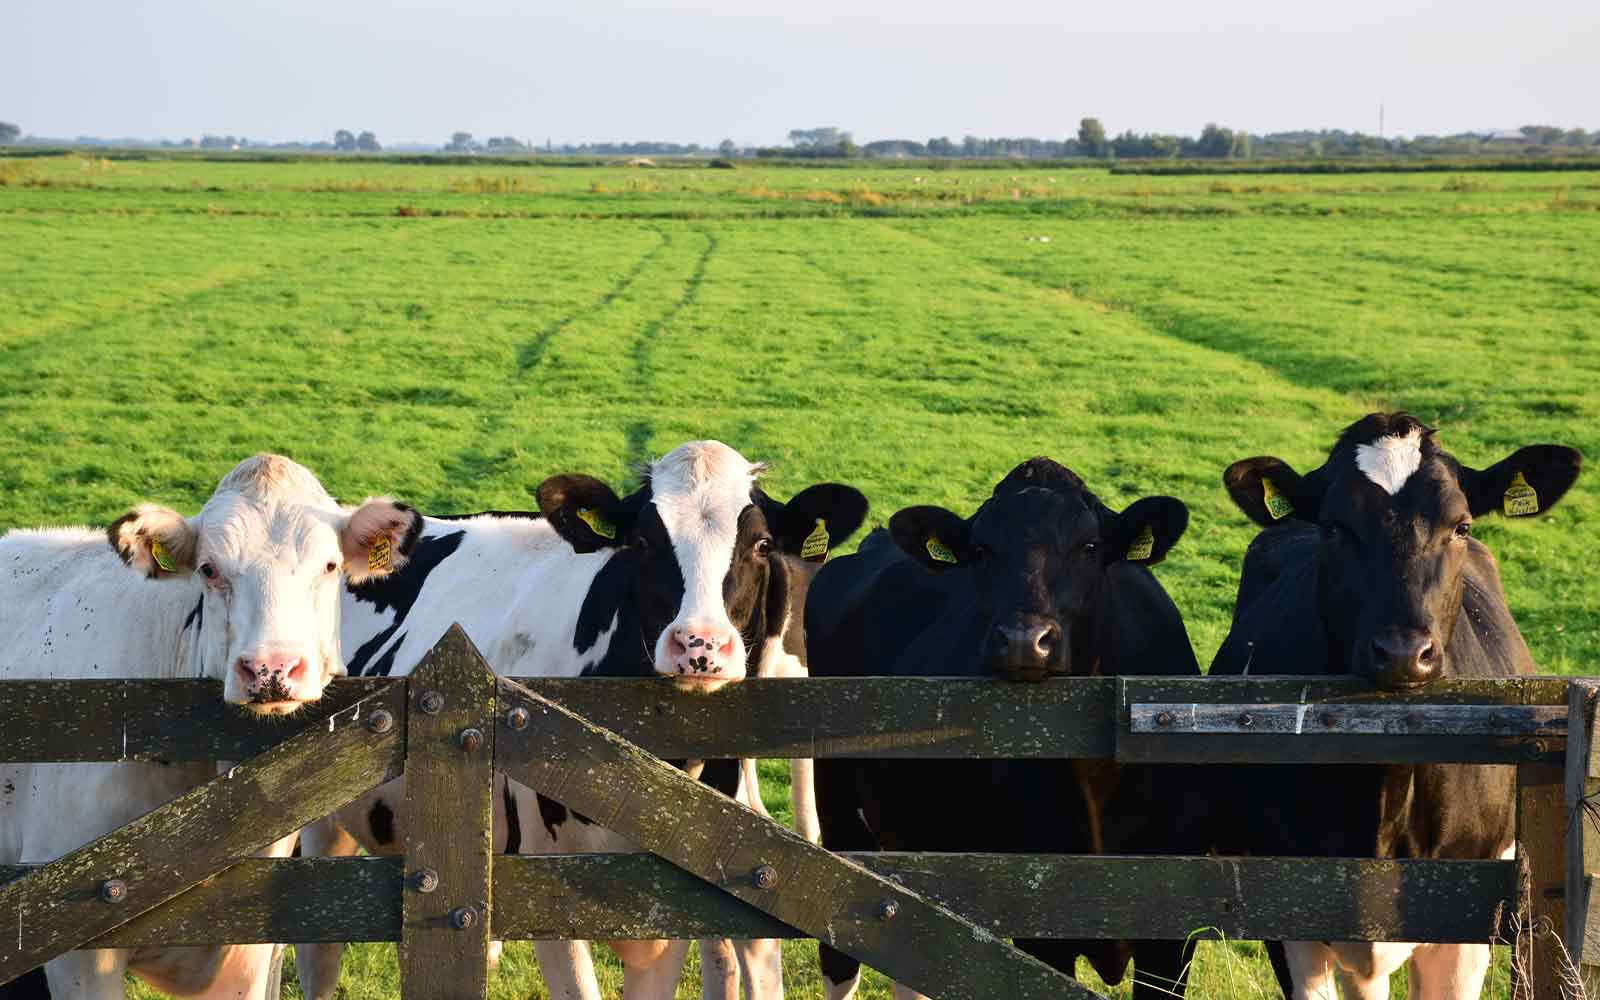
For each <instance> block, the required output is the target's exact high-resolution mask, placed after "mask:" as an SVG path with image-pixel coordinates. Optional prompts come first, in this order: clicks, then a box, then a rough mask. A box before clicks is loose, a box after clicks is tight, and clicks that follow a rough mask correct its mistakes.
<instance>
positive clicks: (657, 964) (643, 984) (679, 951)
mask: <svg viewBox="0 0 1600 1000" xmlns="http://www.w3.org/2000/svg"><path fill="white" fill-rule="evenodd" d="M609 943H610V945H611V950H612V951H615V952H616V953H617V957H618V958H620V959H622V998H623V1000H672V998H673V996H674V995H675V994H676V993H677V992H678V980H679V979H681V978H683V960H684V959H685V958H688V957H689V942H687V941H612V942H609Z"/></svg>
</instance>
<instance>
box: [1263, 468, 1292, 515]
mask: <svg viewBox="0 0 1600 1000" xmlns="http://www.w3.org/2000/svg"><path fill="white" fill-rule="evenodd" d="M1261 496H1262V497H1263V498H1264V499H1265V500H1266V504H1267V513H1268V514H1271V515H1272V519H1273V520H1274V521H1281V520H1283V519H1284V518H1286V517H1288V516H1289V515H1290V514H1293V513H1294V504H1292V503H1290V502H1289V498H1288V497H1286V496H1284V495H1283V494H1282V493H1279V492H1278V487H1276V486H1274V485H1273V483H1272V480H1270V479H1268V478H1267V477H1266V476H1262V477H1261Z"/></svg>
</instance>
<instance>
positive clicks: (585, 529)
mask: <svg viewBox="0 0 1600 1000" xmlns="http://www.w3.org/2000/svg"><path fill="white" fill-rule="evenodd" d="M535 495H536V496H537V497H538V499H539V513H541V514H543V515H544V518H545V520H547V521H549V522H550V526H551V527H552V528H554V529H556V534H558V535H560V536H561V537H562V538H563V539H565V540H566V542H567V544H568V545H570V546H572V548H573V549H574V550H575V551H577V552H598V551H599V550H601V549H608V548H617V547H619V546H621V545H622V539H623V537H624V536H625V535H626V534H627V533H628V529H629V528H630V527H632V518H631V517H629V516H628V514H627V511H626V509H625V508H624V506H623V503H622V501H621V500H620V499H619V498H618V497H617V494H616V493H615V492H614V491H613V490H612V489H611V487H609V486H607V485H606V484H605V483H602V482H601V481H600V480H598V479H596V478H594V477H593V476H584V475H576V474H572V475H564V476H551V477H550V478H549V479H546V480H545V481H544V482H542V483H540V484H539V488H538V490H536V491H535Z"/></svg>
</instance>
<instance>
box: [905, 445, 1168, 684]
mask: <svg viewBox="0 0 1600 1000" xmlns="http://www.w3.org/2000/svg"><path fill="white" fill-rule="evenodd" d="M1188 523H1189V511H1188V508H1186V507H1185V506H1184V505H1183V503H1182V502H1181V501H1179V500H1175V499H1173V498H1172V497H1160V496H1157V497H1145V498H1144V499H1142V500H1138V501H1136V502H1135V503H1134V504H1133V505H1131V506H1130V507H1128V509H1127V510H1124V511H1123V512H1122V513H1120V514H1119V513H1116V512H1114V511H1112V510H1110V509H1109V508H1107V507H1106V506H1105V505H1104V504H1102V503H1101V502H1100V501H1099V500H1098V499H1097V498H1096V497H1095V495H1094V494H1093V493H1091V492H1089V490H1088V489H1087V488H1086V487H1085V486H1084V485H1083V480H1081V479H1079V478H1078V477H1077V476H1076V475H1075V474H1074V473H1073V472H1072V471H1071V470H1069V469H1067V468H1066V467H1064V466H1062V465H1059V464H1057V463H1056V462H1053V461H1051V460H1050V459H1048V458H1032V459H1029V460H1028V461H1026V462H1024V463H1022V464H1021V465H1019V466H1017V467H1016V468H1015V469H1013V470H1012V471H1011V473H1010V474H1009V475H1007V476H1006V478H1005V479H1003V480H1001V482H1000V484H999V485H998V486H996V487H995V489H994V494H993V495H992V496H991V497H990V498H989V499H988V500H987V501H985V502H984V504H983V506H981V507H979V508H978V511H977V513H975V514H973V515H972V516H971V517H970V518H966V519H963V518H961V517H959V516H958V515H956V514H953V513H951V512H950V511H948V510H945V509H944V508H942V507H907V508H906V509H905V510H902V511H900V512H899V513H897V514H895V515H894V517H892V518H890V519H889V533H890V534H891V535H892V536H893V538H894V540H895V543H896V544H897V545H899V546H900V548H901V549H902V550H903V551H904V552H905V553H906V554H907V555H908V556H910V557H911V558H912V559H913V560H915V561H916V562H918V563H920V564H921V565H922V566H923V567H925V568H926V569H928V570H929V571H932V572H938V573H968V574H970V575H971V579H972V582H973V584H974V586H975V588H976V593H977V601H978V612H979V615H980V616H981V618H982V619H983V626H984V630H985V633H984V634H985V639H984V653H983V659H984V664H983V665H984V667H985V668H986V669H988V670H989V671H991V672H994V673H999V674H1002V675H1004V676H1005V677H1007V678H1009V679H1011V680H1028V681H1040V680H1043V679H1044V678H1046V677H1048V676H1050V675H1052V674H1070V673H1073V672H1077V673H1087V672H1089V671H1090V670H1091V669H1093V666H1094V664H1093V663H1092V662H1074V660H1075V654H1076V656H1082V657H1084V658H1086V659H1087V658H1090V657H1089V656H1088V652H1087V651H1088V649H1089V648H1090V644H1091V642H1092V639H1093V636H1092V634H1091V633H1092V628H1091V625H1090V623H1089V622H1088V621H1087V616H1088V612H1089V611H1090V610H1091V607H1092V602H1093V599H1094V597H1095V594H1096V591H1097V589H1098V588H1099V586H1100V583H1101V578H1102V577H1103V575H1104V574H1105V572H1106V570H1107V569H1108V568H1109V567H1111V566H1112V565H1114V564H1116V563H1121V562H1133V563H1140V564H1143V565H1154V564H1155V563H1158V562H1160V561H1161V559H1162V558H1163V557H1164V556H1165V555H1166V554H1167V550H1168V549H1170V548H1171V547H1172V546H1173V544H1174V543H1175V542H1177V540H1178V539H1179V537H1181V536H1182V535H1183V531H1184V528H1185V527H1186V526H1187V525H1188Z"/></svg>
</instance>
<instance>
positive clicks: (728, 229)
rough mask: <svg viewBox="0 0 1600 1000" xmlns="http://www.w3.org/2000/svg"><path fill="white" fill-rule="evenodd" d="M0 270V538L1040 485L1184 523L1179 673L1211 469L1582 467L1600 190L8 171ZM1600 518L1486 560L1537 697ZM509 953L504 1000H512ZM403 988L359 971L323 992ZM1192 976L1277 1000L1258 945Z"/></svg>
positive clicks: (1575, 613) (1576, 501)
mask: <svg viewBox="0 0 1600 1000" xmlns="http://www.w3.org/2000/svg"><path fill="white" fill-rule="evenodd" d="M0 247H3V248H4V249H3V250H0V421H3V426H4V428H5V430H6V443H5V445H4V453H3V456H0V528H7V527H13V526H20V525H33V524H39V523H63V522H95V523H103V522H106V521H108V520H110V519H111V518H113V517H115V516H116V515H118V514H120V513H121V512H122V511H123V510H125V509H126V508H127V507H128V506H129V505H130V504H131V503H133V502H135V501H137V500H142V499H155V500H160V501H162V502H165V503H169V504H172V505H174V506H177V507H180V508H184V509H192V508H194V507H196V506H197V505H198V504H199V503H200V502H201V501H202V500H203V499H204V498H205V497H206V496H207V495H209V493H210V491H211V489H212V487H213V486H214V484H215V482H216V480H217V479H218V477H219V476H220V475H221V474H222V473H223V472H224V471H226V470H227V468H229V467H230V466H231V465H232V463H233V462H235V461H237V460H238V459H239V458H241V457H243V456H245V455H247V454H249V453H251V452H253V451H257V450H261V449H271V450H276V451H281V452H284V453H287V454H289V455H291V456H293V457H295V458H297V459H299V460H301V461H303V462H305V463H306V464H307V465H309V466H310V467H311V468H312V469H313V470H315V471H316V472H318V473H319V474H320V475H321V476H322V478H323V480H324V482H325V483H327V484H328V486H329V488H330V489H331V490H332V491H333V492H335V494H337V495H341V496H344V497H346V498H357V497H360V496H362V495H365V494H368V493H376V492H387V493H392V494H393V495H394V496H396V497H399V498H402V499H405V500H408V501H410V502H413V503H415V504H417V505H418V506H420V507H421V508H423V509H424V510H427V511H433V512H448V511H460V510H476V509H481V508H488V507H517V506H526V505H528V504H529V503H531V500H530V497H529V494H528V491H529V489H530V488H531V487H532V486H533V485H535V484H537V483H538V482H539V481H540V480H541V479H543V478H544V477H545V476H546V475H549V474H551V473H553V472H558V471H584V472H590V473H593V474H595V475H598V476H601V477H602V478H605V479H607V480H609V481H611V482H613V483H614V484H616V485H618V486H621V485H625V484H626V483H627V482H628V481H629V479H630V477H631V475H632V473H631V471H630V470H632V469H633V468H635V467H636V465H637V463H638V461H639V460H641V459H643V458H645V457H647V456H649V455H653V454H659V453H661V452H664V451H666V450H667V449H669V448H671V447H673V446H674V445H676V444H678V443H680V442H682V441H683V440H686V439H689V438H692V437H717V438H721V439H723V440H726V441H728V442H729V443H731V444H733V445H734V446H735V447H737V448H739V449H740V450H741V451H743V452H744V453H745V454H746V455H748V456H751V457H754V458H762V459H767V460H770V461H772V462H774V469H773V472H772V474H771V477H770V484H771V487H772V489H773V490H774V492H775V493H776V494H777V495H779V496H785V495H787V494H788V493H789V492H791V491H792V490H793V489H795V488H797V487H798V486H800V485H803V484H805V483H809V482H813V481H817V480H821V479H839V480H843V481H846V482H850V483H853V484H855V485H856V486H858V487H860V488H861V489H862V490H864V491H865V492H866V494H867V495H868V497H869V498H870V499H871V501H872V504H873V515H872V516H873V518H874V519H885V518H887V516H888V515H889V514H890V513H892V512H893V511H894V510H896V509H898V508H899V507H901V506H903V505H906V504H910V503H941V504H945V505H948V506H951V507H952V508H954V509H956V510H960V511H968V510H971V509H972V508H973V507H974V506H975V505H976V504H977V503H978V502H979V501H980V500H981V499H982V498H983V497H984V496H985V495H987V492H988V490H989V488H990V487H991V486H992V485H993V483H994V482H995V480H996V479H998V478H999V476H1000V475H1002V474H1003V473H1004V472H1005V471H1006V470H1008V469H1009V468H1010V467H1011V466H1012V465H1014V464H1015V463H1016V462H1017V461H1018V460H1020V459H1022V458H1025V457H1027V456H1029V455H1032V454H1037V453H1045V454H1049V455H1051V456H1052V457H1054V458H1057V459H1058V460H1060V461H1062V462H1064V463H1066V464H1067V465H1069V466H1071V467H1072V468H1074V469H1075V470H1076V471H1078V472H1079V473H1080V474H1082V475H1083V477H1084V478H1085V479H1086V480H1087V482H1088V483H1089V484H1090V486H1091V487H1092V488H1094V489H1095V490H1097V491H1098V492H1099V493H1100V494H1101V495H1102V496H1103V497H1104V498H1105V499H1106V500H1107V502H1108V503H1110V504H1112V505H1113V506H1122V505H1125V504H1127V503H1129V502H1131V501H1132V500H1134V499H1137V498H1138V497H1140V496H1143V495H1146V494H1150V493H1169V494H1172V495H1175V496H1178V497H1180V498H1182V499H1183V500H1185V501H1186V502H1187V503H1188V504H1189V506H1190V509H1191V512H1192V520H1191V526H1190V529H1189V533H1188V534H1187V535H1186V536H1185V537H1184V539H1183V540H1182V541H1181V542H1180V543H1179V544H1178V546H1177V547H1176V548H1175V549H1174V551H1173V553H1172V554H1171V555H1170V556H1169V558H1168V559H1167V561H1166V562H1165V563H1164V564H1163V565H1162V567H1161V568H1160V569H1159V570H1158V576H1159V577H1160V578H1161V579H1162V581H1163V582H1164V584H1165V585H1166V586H1167V588H1168V590H1169V591H1170V592H1171V594H1172V595H1173V598H1174V599H1175V600H1176V602H1177V604H1178V606H1179V607H1180V608H1181V609H1182V611H1183V612H1184V615H1185V618H1186V621H1187V622H1188V625H1189V629H1190V634H1191V637H1192V638H1193V640H1194V643H1195V646H1196V649H1197V652H1198V653H1199V655H1200V657H1201V659H1202V662H1205V661H1206V660H1208V659H1209V657H1210V656H1211V654H1212V653H1213V652H1214V651H1215V649H1216V648H1217V646H1218V644H1219V643H1220V642H1221V640H1222V637H1223V635H1224V633H1225V631H1226V628H1227V623H1228V617H1229V614H1230V611H1231V608H1232V600H1233V588H1234V586H1235V584H1236V582H1237V572H1238V561H1239V556H1240V554H1241V553H1242V551H1243V548H1244V546H1245V544H1246V542H1247V541H1248V539H1249V537H1250V535H1251V529H1250V527H1249V526H1248V525H1247V523H1246V522H1245V520H1244V518H1243V517H1242V516H1241V515H1240V514H1239V513H1238V512H1237V511H1236V510H1235V509H1234V508H1233V507H1232V505H1231V503H1229V501H1228V500H1227V497H1226V496H1225V494H1224V493H1223V491H1222V489H1221V487H1220V476H1221V472H1222V469H1223V468H1224V467H1225V466H1226V465H1227V464H1228V463H1229V462H1231V461H1233V460H1235V459H1238V458H1242V457H1245V456H1248V455H1255V454H1261V453H1271V454H1277V455H1279V456H1281V457H1283V458H1285V459H1287V460H1288V461H1290V462H1291V463H1292V464H1294V465H1296V466H1297V467H1298V468H1300V469H1301V470H1302V471H1304V470H1305V469H1307V468H1309V467H1311V466H1313V465H1314V464H1316V463H1317V462H1318V461H1320V458H1321V457H1322V455H1323V454H1325V451H1326V448H1327V446H1328V445H1329V444H1330V443H1331V441H1332V439H1333V437H1334V435H1335V433H1336V432H1337V430H1338V429H1339V428H1340V427H1342V426H1343V425H1344V424H1345V423H1348V422H1349V421H1351V420H1353V419H1354V418H1355V417H1357V416H1359V415H1360V414H1362V413H1364V412H1367V411H1369V410H1373V409H1388V408H1407V409H1410V410H1412V411H1413V412H1415V413H1417V414H1418V415H1419V416H1421V417H1422V418H1423V419H1425V420H1426V421H1428V422H1429V423H1430V424H1432V425H1434V426H1436V427H1438V428H1439V429H1440V431H1441V434H1442V436H1443V439H1444V441H1445V442H1446V444H1447V445H1448V446H1449V447H1450V448H1451V449H1452V450H1453V451H1454V452H1455V454H1456V455H1457V456H1458V457H1460V458H1461V459H1462V460H1463V461H1465V462H1467V463H1468V464H1472V465H1477V466H1482V465H1487V464H1489V463H1491V462H1493V461H1495V460H1497V459H1499V458H1501V457H1503V456H1504V455H1505V454H1507V453H1509V452H1510V451H1511V450H1513V449H1514V448H1515V447H1517V446H1519V445H1521V444H1525V443H1532V442H1537V441H1555V442H1560V443H1566V444H1571V445H1574V446H1577V447H1578V448H1580V449H1582V450H1583V451H1584V452H1585V453H1587V454H1589V455H1590V456H1594V455H1596V454H1597V453H1600V339H1597V338H1600V320H1597V316H1600V173H1585V172H1566V173H1559V174H1558V173H1538V172H1527V173H1514V174H1482V173H1475V174H1462V175H1451V174H1445V175H1439V174H1405V175H1399V174H1393V175H1391V174H1361V175H1353V176H1305V177H1300V176H1272V177H1259V176H1257V177H1245V176H1238V177H1229V176H1204V177H1148V176H1114V175H1111V174H1108V173H1106V172H1104V171H1098V170H1056V171H1052V170H1048V169H1047V170H1028V169H1023V168H1018V167H1011V166H1002V167H989V168H984V169H970V168H964V169H959V170H936V169H930V168H928V166H927V165H922V166H920V167H913V168H908V169H901V168H877V169H874V168H869V167H860V168H856V169H849V168H846V169H813V168H809V167H782V168H779V167H757V168H750V167H741V168H739V169H736V170H711V169H704V168H700V169H687V168H672V169H658V170H649V169H637V168H631V169H630V168H621V167H610V168H590V169H575V168H551V167H543V168H541V167H533V166H530V167H512V166H506V165H502V164H496V165H492V166H487V167H481V168H480V167H472V166H460V165H451V166H417V165H388V164H384V163H382V162H377V161H374V162H354V163H352V162H333V161H330V162H326V163H321V162H309V163H291V164H272V163H205V162H192V161H183V160H170V161H154V162H123V161H107V160H100V159H94V158H82V157H75V156H74V157H58V158H49V159H26V158H19V159H6V160H0ZM1597 527H1600V483H1597V480H1596V477H1595V475H1594V473H1592V472H1591V473H1590V474H1588V475H1587V476H1586V477H1584V478H1581V479H1580V480H1579V483H1578V485H1577V486H1576V487H1575V488H1574V490H1573V491H1572V493H1571V494H1569V497H1568V499H1567V500H1566V501H1565V502H1564V503H1563V504H1562V505H1561V506H1560V507H1558V508H1557V509H1556V510H1555V511H1553V512H1552V513H1551V514H1550V515H1549V516H1547V517H1543V518H1538V519H1525V520H1520V521H1517V522H1505V521H1502V520H1500V519H1498V518H1494V517H1486V518H1484V519H1482V520H1480V522H1479V526H1478V528H1477V529H1475V531H1476V534H1478V536H1479V537H1480V538H1482V539H1484V540H1485V541H1486V542H1487V544H1488V545H1489V546H1490V548H1491V549H1493V550H1494V552H1495V554H1496V555H1497V556H1498V558H1499V559H1500V562H1501V566H1502V569H1503V571H1504V575H1505V581H1506V587H1507V591H1508V593H1509V596H1510V600H1511V604H1512V608H1513V610H1514V612H1515V613H1516V614H1517V617H1518V620H1519V622H1520V623H1521V625H1522V628H1523V631H1524V633H1525V635H1526V637H1527V639H1528V642H1529V645H1530V646H1531V647H1532V649H1533V651H1534V654H1535V657H1536V658H1537V660H1538V662H1539V663H1540V664H1541V665H1542V666H1543V667H1544V669H1546V670H1548V671H1551V672H1563V673H1600V668H1597V664H1600V616H1597V615H1596V606H1597V604H1600V560H1596V559H1595V558H1594V556H1593V551H1594V549H1595V546H1596V543H1597V542H1600V530H1597ZM766 773H767V774H768V776H770V777H772V778H773V779H774V780H773V781H771V782H769V783H768V786H769V787H768V788H767V792H768V795H769V798H771V799H773V801H774V805H776V804H777V801H778V800H779V799H781V797H782V795H783V794H784V792H783V788H782V770H781V768H773V767H769V768H768V769H767V772H766ZM509 954H510V958H509V959H508V963H507V967H506V969H505V971H504V972H503V974H502V976H501V977H500V980H499V985H498V986H497V987H496V988H497V989H498V990H500V991H501V992H498V993H497V994H496V995H497V996H504V997H513V996H515V997H524V996H528V995H531V994H535V993H536V992H537V976H536V974H535V973H534V972H533V971H532V969H531V964H532V963H531V953H530V952H529V951H528V950H527V949H526V947H525V946H523V947H521V948H512V949H510V952H509ZM814 955H815V952H814V948H813V947H812V946H810V945H795V946H793V948H792V949H791V952H790V953H789V974H790V980H791V983H792V984H795V986H796V988H795V989H794V990H793V993H794V994H795V995H797V996H813V995H816V989H817V987H816V986H815V983H816V976H815V972H814V971H813V970H814V967H815V958H814ZM393 982H394V980H393V960H392V951H391V950H389V949H386V948H377V947H364V948H360V949H357V952H356V955H355V957H354V958H353V959H352V960H351V963H350V966H349V968H348V971H347V973H346V995H347V996H349V997H379V996H388V995H390V994H391V993H392V991H393ZM1197 982H1198V983H1199V984H1200V985H1199V986H1198V987H1196V988H1192V989H1191V991H1190V995H1191V996H1197V997H1206V998H1210V997H1231V996H1264V995H1267V993H1266V992H1265V988H1264V987H1263V986H1261V985H1259V984H1261V983H1264V982H1265V973H1264V972H1263V971H1262V967H1261V963H1260V962H1259V960H1258V958H1256V957H1255V950H1254V948H1253V946H1251V945H1248V944H1241V945H1229V946H1227V947H1223V946H1219V945H1208V946H1206V949H1205V951H1204V954H1203V960H1202V967H1201V968H1200V969H1199V970H1198V973H1197ZM1251 984H1256V985H1251ZM1500 989H1501V992H1498V993H1491V994H1490V995H1494V996H1501V995H1504V990H1503V984H1502V987H1500ZM286 995H287V994H286ZM683 995H684V996H690V995H698V990H697V989H693V988H691V987H689V986H687V985H686V987H685V990H684V992H683ZM872 995H874V996H886V995H887V994H886V992H884V991H882V990H881V987H880V988H878V991H877V992H875V993H873V994H872ZM1397 995H1400V994H1397Z"/></svg>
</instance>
